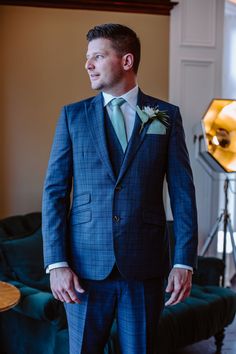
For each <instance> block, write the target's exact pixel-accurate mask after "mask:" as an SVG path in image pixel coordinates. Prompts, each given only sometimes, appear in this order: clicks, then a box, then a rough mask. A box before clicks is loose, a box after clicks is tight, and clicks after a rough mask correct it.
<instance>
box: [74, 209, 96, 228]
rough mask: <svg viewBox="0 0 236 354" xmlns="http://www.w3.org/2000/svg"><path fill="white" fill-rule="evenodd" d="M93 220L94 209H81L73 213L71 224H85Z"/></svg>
mask: <svg viewBox="0 0 236 354" xmlns="http://www.w3.org/2000/svg"><path fill="white" fill-rule="evenodd" d="M91 220H92V211H91V210H80V211H78V212H76V213H73V214H71V216H70V224H71V225H77V224H84V223H86V222H89V221H91Z"/></svg>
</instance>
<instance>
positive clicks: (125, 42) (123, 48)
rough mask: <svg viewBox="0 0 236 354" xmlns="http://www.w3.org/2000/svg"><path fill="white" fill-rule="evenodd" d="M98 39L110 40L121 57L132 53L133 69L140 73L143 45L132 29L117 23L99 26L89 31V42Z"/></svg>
mask: <svg viewBox="0 0 236 354" xmlns="http://www.w3.org/2000/svg"><path fill="white" fill-rule="evenodd" d="M98 38H106V39H109V40H110V41H111V42H112V45H113V48H114V49H115V50H116V51H117V52H118V53H119V54H121V55H124V54H126V53H132V54H133V56H134V66H133V69H134V72H135V73H137V72H138V67H139V62H140V51H141V45H140V40H139V38H138V37H137V34H136V33H135V32H134V31H133V30H132V29H131V28H129V27H126V26H123V25H120V24H116V23H106V24H103V25H98V26H95V27H94V28H92V29H90V30H89V31H88V33H87V40H88V42H91V41H92V40H94V39H98Z"/></svg>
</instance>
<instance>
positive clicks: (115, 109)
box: [111, 98, 127, 152]
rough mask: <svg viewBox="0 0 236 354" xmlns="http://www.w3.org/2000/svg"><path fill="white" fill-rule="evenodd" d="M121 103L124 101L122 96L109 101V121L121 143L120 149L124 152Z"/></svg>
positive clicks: (124, 135) (123, 124)
mask: <svg viewBox="0 0 236 354" xmlns="http://www.w3.org/2000/svg"><path fill="white" fill-rule="evenodd" d="M123 103H125V100H124V99H123V98H113V100H112V101H111V107H112V114H111V122H112V124H113V127H114V129H115V132H116V135H117V137H118V139H119V142H120V144H121V147H122V150H123V151H124V152H125V150H126V147H127V136H126V130H125V122H124V116H123V113H122V111H121V108H120V107H121V106H122V104H123Z"/></svg>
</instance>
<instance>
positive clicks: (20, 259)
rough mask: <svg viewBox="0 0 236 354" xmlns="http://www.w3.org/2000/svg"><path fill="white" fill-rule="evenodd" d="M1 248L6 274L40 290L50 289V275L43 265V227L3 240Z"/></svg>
mask: <svg viewBox="0 0 236 354" xmlns="http://www.w3.org/2000/svg"><path fill="white" fill-rule="evenodd" d="M0 249H1V254H2V260H3V273H4V275H5V276H7V277H9V278H11V279H14V280H18V281H20V282H22V283H24V284H26V285H28V286H31V287H35V288H37V289H40V290H46V291H48V290H50V286H49V276H48V275H47V274H45V270H44V267H43V241H42V231H41V227H40V228H39V229H37V230H36V231H35V232H34V233H32V234H31V236H28V237H24V238H18V239H11V240H4V241H2V242H1V244H0Z"/></svg>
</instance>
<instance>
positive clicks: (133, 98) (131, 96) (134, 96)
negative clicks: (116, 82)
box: [102, 85, 138, 109]
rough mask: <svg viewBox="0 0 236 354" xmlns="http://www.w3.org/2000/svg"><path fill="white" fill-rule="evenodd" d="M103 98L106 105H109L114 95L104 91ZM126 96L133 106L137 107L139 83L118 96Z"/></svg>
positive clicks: (125, 98)
mask: <svg viewBox="0 0 236 354" xmlns="http://www.w3.org/2000/svg"><path fill="white" fill-rule="evenodd" d="M102 95H103V99H104V107H105V106H106V105H108V104H109V103H110V102H111V100H113V98H117V97H114V96H112V95H110V94H109V93H105V92H102ZM118 97H122V98H124V100H126V102H127V103H128V104H129V105H130V106H131V107H132V108H133V109H136V104H137V100H138V85H136V86H135V87H134V88H132V89H131V90H130V91H128V92H126V93H124V95H121V96H118Z"/></svg>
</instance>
